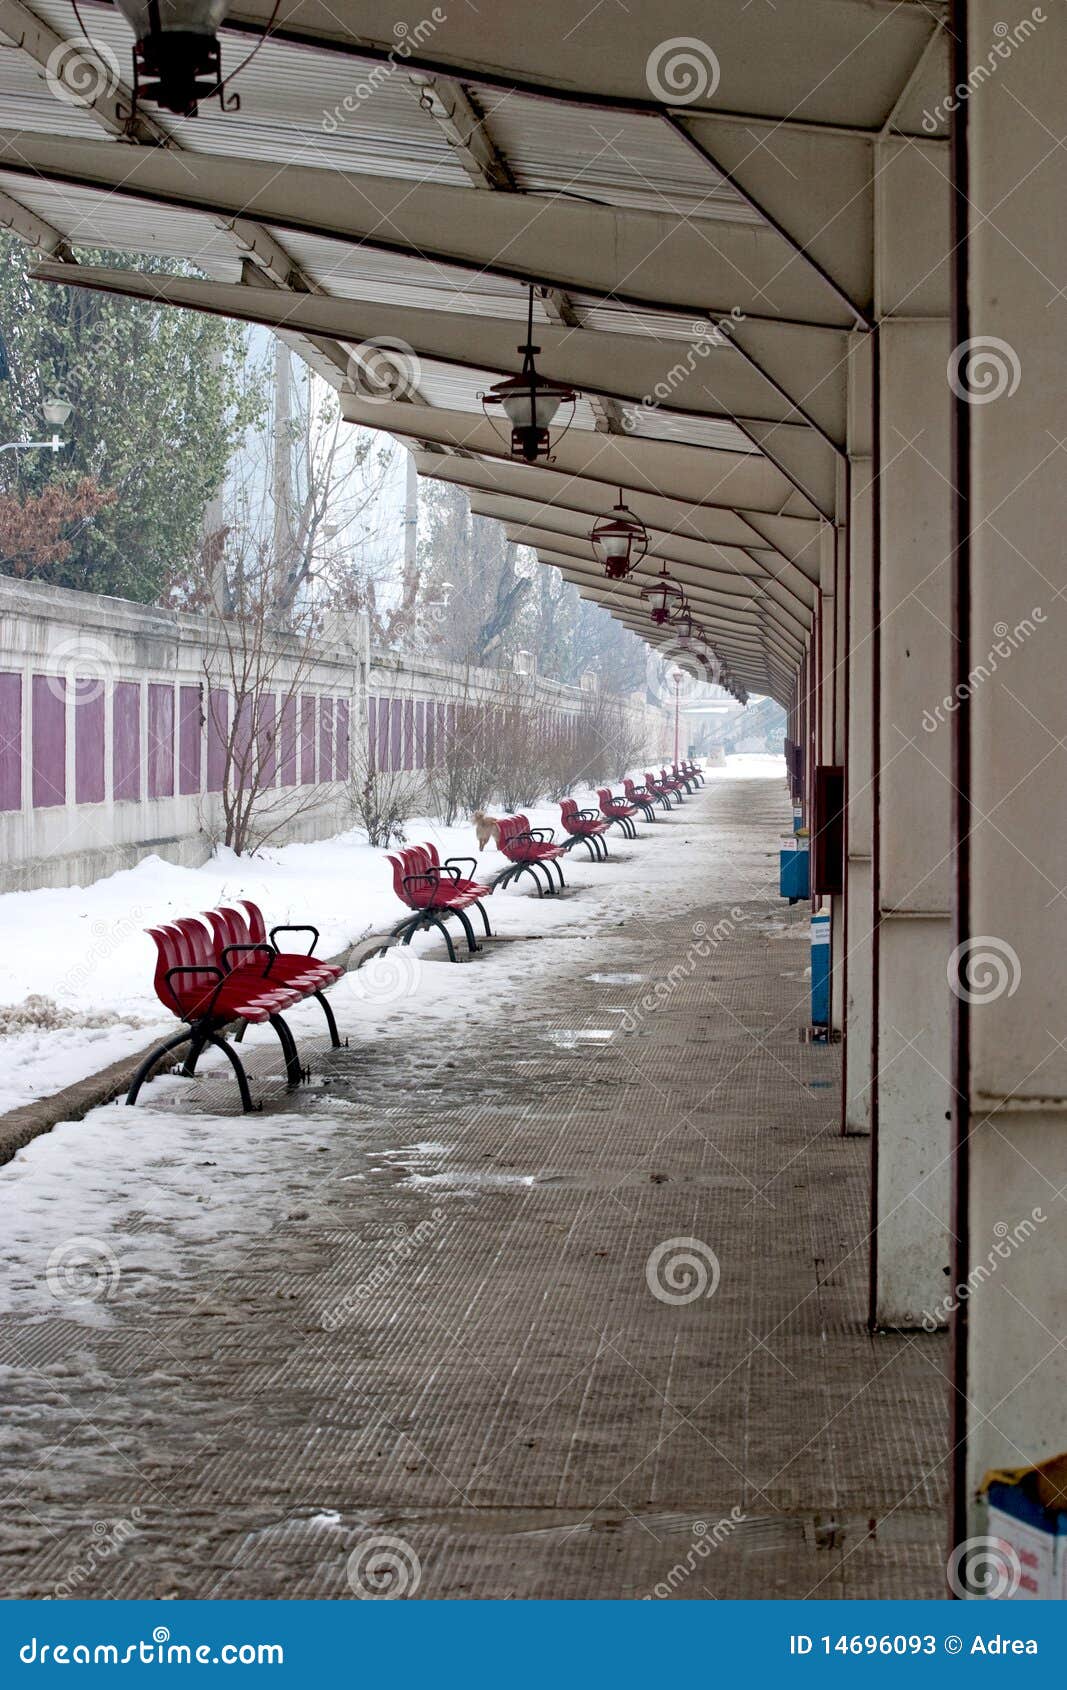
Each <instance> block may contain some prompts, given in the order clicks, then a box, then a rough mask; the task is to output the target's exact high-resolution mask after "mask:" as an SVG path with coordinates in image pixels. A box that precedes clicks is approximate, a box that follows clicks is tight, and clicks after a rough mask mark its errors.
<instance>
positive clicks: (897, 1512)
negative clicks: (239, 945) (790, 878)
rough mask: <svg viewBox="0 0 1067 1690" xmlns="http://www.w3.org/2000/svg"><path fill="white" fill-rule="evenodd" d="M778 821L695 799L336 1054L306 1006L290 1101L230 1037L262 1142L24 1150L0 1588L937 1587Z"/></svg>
mask: <svg viewBox="0 0 1067 1690" xmlns="http://www.w3.org/2000/svg"><path fill="white" fill-rule="evenodd" d="M787 825H788V821H787V807H786V803H785V796H784V791H783V788H782V785H781V782H780V781H778V780H777V779H773V780H766V781H764V780H732V779H728V778H718V779H716V780H715V781H714V782H712V783H710V784H709V786H708V787H707V788H706V789H705V790H703V791H702V792H700V793H699V794H698V795H697V796H696V797H694V798H693V799H692V800H691V802H690V803H689V804H688V805H687V807H686V809H685V810H684V811H682V812H678V813H676V814H674V815H672V816H671V817H670V818H669V819H668V818H665V819H664V822H663V824H662V825H659V826H657V827H653V828H647V827H646V828H645V829H643V830H642V831H643V832H644V833H645V835H646V837H645V838H644V839H642V840H641V841H639V842H638V844H636V845H628V846H626V847H625V848H623V847H622V845H621V842H620V850H619V852H618V854H617V860H615V861H613V862H612V863H611V864H609V865H605V866H604V867H603V868H600V869H598V870H597V871H596V872H595V873H593V872H592V871H590V873H589V874H587V875H585V876H584V877H583V879H582V883H581V885H580V886H579V887H577V888H576V889H575V890H574V892H573V893H572V894H571V896H570V900H569V903H570V908H571V910H572V911H573V931H572V932H570V933H566V932H561V931H560V930H559V928H558V927H555V926H554V927H553V928H552V931H551V932H549V931H546V930H545V929H544V927H539V923H538V904H537V900H536V899H534V898H530V899H529V900H528V902H529V923H528V935H527V936H525V937H519V938H515V937H510V938H509V939H508V940H506V941H500V942H498V943H490V944H488V945H487V946H486V949H485V951H484V953H483V954H482V955H480V956H478V957H476V958H473V959H472V960H471V961H469V962H465V963H463V964H462V967H463V968H464V969H469V970H475V969H476V970H478V974H477V976H476V979H477V981H478V982H479V991H478V995H477V999H476V1004H475V1008H474V1009H473V1010H472V1009H470V1008H469V1007H468V1008H465V1009H464V1010H463V1013H462V1015H461V1016H457V1021H456V1023H455V1025H454V1026H453V1027H451V1028H448V1027H446V1028H442V1026H441V1025H440V1023H437V1022H435V1023H434V1025H433V1026H432V1028H428V1027H426V1026H420V1022H419V1018H418V1016H417V1014H416V1013H415V1011H414V1009H413V1007H412V1006H410V1005H406V1004H405V1001H404V999H403V998H402V997H401V998H400V999H399V1000H398V1002H397V1010H396V1016H395V1029H396V1030H395V1034H391V1036H390V1037H388V1038H386V1039H382V1040H381V1041H379V1042H378V1043H377V1045H376V1046H374V1047H373V1048H367V1047H366V1046H361V1045H360V1044H359V1043H358V1042H353V1044H352V1045H351V1047H350V1048H348V1049H344V1050H341V1051H331V1050H330V1049H329V1047H328V1045H327V1044H326V1043H325V1040H324V1039H323V1038H322V1036H321V1032H320V1030H319V1029H320V1027H321V1018H320V1020H319V1021H318V1022H316V1020H315V1017H314V1015H307V1014H305V1017H304V1019H303V1020H301V1022H300V1028H301V1050H302V1054H303V1055H304V1056H305V1058H306V1059H307V1060H308V1062H309V1065H310V1068H311V1075H312V1077H311V1079H310V1081H309V1083H308V1084H306V1085H304V1086H302V1087H301V1088H300V1089H299V1090H298V1091H296V1092H291V1091H287V1090H286V1088H285V1086H284V1085H283V1083H282V1078H281V1076H280V1074H279V1073H278V1067H279V1064H278V1060H277V1050H276V1047H275V1048H274V1049H272V1048H271V1047H270V1046H269V1045H266V1044H263V1045H257V1046H255V1047H254V1048H253V1049H252V1050H251V1054H250V1058H249V1068H250V1072H251V1074H252V1077H253V1090H254V1091H255V1092H256V1094H257V1096H258V1097H260V1098H261V1099H262V1101H263V1104H264V1107H263V1111H262V1113H260V1114H257V1115H255V1116H251V1117H247V1118H242V1117H241V1116H240V1115H237V1114H236V1113H235V1097H234V1093H233V1087H232V1084H231V1083H230V1082H229V1081H228V1080H227V1079H226V1077H225V1076H224V1075H222V1074H217V1075H216V1074H215V1073H213V1072H212V1073H208V1074H207V1075H205V1077H203V1078H201V1079H199V1080H197V1081H195V1082H189V1081H180V1080H176V1079H175V1080H165V1081H162V1082H157V1083H156V1084H155V1085H153V1086H152V1087H151V1088H149V1090H148V1091H146V1093H145V1094H144V1098H143V1102H144V1107H143V1108H139V1109H137V1110H135V1111H124V1110H122V1109H121V1108H117V1107H116V1108H114V1109H109V1110H100V1111H97V1112H96V1114H95V1115H94V1116H92V1117H90V1118H89V1120H88V1121H87V1122H85V1123H83V1124H82V1125H81V1126H80V1127H79V1126H70V1127H67V1128H61V1129H59V1132H58V1134H55V1135H49V1136H50V1137H51V1138H53V1139H55V1141H56V1142H55V1144H54V1145H53V1146H52V1147H51V1150H50V1152H49V1151H46V1152H45V1153H44V1154H45V1156H47V1155H49V1154H51V1155H52V1156H53V1159H54V1160H55V1162H56V1170H55V1172H54V1175H53V1178H54V1179H57V1180H58V1179H59V1178H60V1175H61V1173H62V1169H63V1162H62V1157H63V1156H64V1155H65V1154H67V1150H68V1147H69V1153H70V1155H71V1156H72V1157H73V1162H72V1165H71V1170H70V1177H69V1181H68V1184H67V1187H66V1188H64V1189H63V1191H62V1196H61V1197H59V1196H56V1195H55V1188H54V1187H53V1186H50V1185H49V1184H48V1183H47V1180H45V1179H44V1175H43V1174H42V1175H40V1180H41V1181H43V1183H41V1184H40V1189H39V1190H38V1189H37V1187H34V1188H33V1192H35V1193H36V1195H35V1196H34V1200H33V1202H32V1203H31V1204H30V1207H29V1210H28V1213H29V1220H28V1221H26V1223H25V1227H24V1230H23V1233H22V1234H20V1239H21V1242H20V1243H19V1247H18V1266H17V1268H15V1269H12V1270H11V1271H10V1273H9V1281H10V1283H9V1284H8V1285H7V1287H6V1295H5V1298H4V1306H5V1307H6V1308H8V1309H9V1310H10V1312H9V1313H8V1314H7V1315H5V1316H4V1317H3V1318H2V1319H0V1383H2V1389H3V1394H4V1398H5V1401H6V1404H7V1412H6V1415H5V1419H4V1429H3V1432H2V1433H0V1468H2V1483H3V1493H4V1496H5V1503H4V1509H3V1515H2V1519H0V1557H2V1559H0V1566H2V1568H3V1573H4V1586H5V1590H6V1593H7V1594H8V1595H9V1596H10V1595H18V1596H47V1595H58V1596H77V1597H93V1598H99V1597H132V1598H136V1597H168V1596H170V1597H272V1596H277V1597H301V1598H307V1597H337V1598H352V1597H353V1596H359V1595H365V1594H383V1593H391V1594H399V1595H406V1596H409V1597H410V1596H417V1597H419V1598H443V1597H483V1598H484V1597H489V1598H492V1597H502V1598H503V1597H511V1598H514V1597H518V1598H522V1597H576V1598H580V1597H623V1598H632V1597H642V1596H646V1595H653V1596H664V1597H668V1598H670V1599H682V1600H685V1599H696V1600H702V1599H707V1598H708V1597H718V1598H722V1597H738V1596H740V1597H753V1598H756V1597H768V1596H794V1597H803V1596H809V1595H810V1596H814V1597H836V1596H855V1597H859V1596H874V1597H890V1596H895V1597H939V1596H940V1595H941V1594H942V1587H943V1561H942V1549H941V1542H942V1537H943V1488H944V1482H945V1456H946V1453H947V1447H948V1439H947V1420H946V1413H945V1402H944V1398H945V1382H944V1378H943V1373H944V1369H945V1366H946V1363H947V1355H946V1346H945V1344H944V1342H943V1340H941V1339H940V1338H938V1337H926V1336H920V1337H881V1336H878V1337H872V1336H870V1335H869V1334H868V1333H867V1332H866V1330H865V1327H864V1313H865V1302H866V1275H867V1252H866V1232H867V1224H868V1217H867V1197H866V1191H867V1177H868V1169H867V1161H868V1154H869V1147H868V1146H867V1145H866V1144H865V1143H864V1142H863V1141H859V1140H855V1139H842V1138H841V1137H840V1133H839V1119H838V1115H839V1098H838V1084H839V1051H838V1050H837V1049H836V1048H835V1047H826V1046H816V1045H810V1044H802V1043H801V1042H800V1040H799V1038H798V1029H799V1027H800V1026H801V1025H802V1024H803V1023H804V1022H805V1020H806V1009H807V1004H806V995H807V984H806V980H805V973H804V971H805V968H806V966H807V922H806V919H805V915H804V912H803V911H802V910H801V909H799V908H798V909H797V910H794V911H789V910H788V909H787V907H786V906H784V905H783V904H782V903H781V901H780V900H779V898H778V897H777V890H776V868H777V836H778V833H779V832H780V831H781V830H782V829H783V828H784V827H786V826H787ZM576 879H577V877H576ZM517 959H521V964H522V965H521V967H518V968H517V967H516V966H515V964H516V961H517ZM405 966H407V965H405ZM457 966H459V965H457ZM483 983H484V989H483ZM345 989H348V988H343V987H342V988H340V989H339V991H340V992H342V993H343V991H344V990H345ZM383 989H387V987H386V988H383ZM336 1001H337V1004H338V1012H339V1019H340V1020H341V1021H342V1025H343V1024H344V998H343V995H342V996H339V997H338V998H337V1000H336ZM469 1001H470V1000H469V998H465V999H464V1002H465V1003H469ZM79 1133H80V1134H81V1138H80V1139H78V1140H75V1139H74V1137H73V1136H72V1135H75V1134H79ZM46 1143H47V1140H39V1141H37V1143H36V1144H35V1145H34V1146H31V1147H30V1149H29V1150H28V1151H26V1152H23V1153H22V1156H23V1157H24V1158H29V1157H32V1155H33V1153H34V1152H35V1151H38V1147H39V1146H41V1145H44V1144H46ZM79 1154H81V1155H82V1156H83V1157H86V1158H89V1157H91V1158H93V1159H95V1164H96V1165H99V1163H100V1160H101V1159H107V1158H110V1159H111V1169H110V1173H109V1177H108V1179H100V1180H98V1181H97V1182H96V1183H95V1184H94V1182H93V1181H91V1180H88V1181H86V1182H85V1183H84V1185H83V1182H82V1180H81V1178H80V1177H79V1174H78V1160H77V1159H78V1155H79ZM86 1166H88V1161H87V1162H86ZM36 1167H37V1164H35V1163H32V1162H30V1161H25V1162H23V1164H22V1169H23V1173H24V1177H26V1179H27V1180H29V1179H30V1178H31V1177H32V1178H35V1179H36V1178H38V1175H37V1174H36V1173H34V1169H35V1168H36ZM25 1189H26V1193H27V1195H28V1196H29V1195H33V1193H31V1187H30V1185H29V1184H27V1186H26V1188H25ZM16 1197H17V1188H11V1187H9V1188H8V1189H7V1190H5V1191H4V1193H3V1202H4V1203H5V1204H7V1205H10V1204H11V1203H12V1201H13V1199H14V1198H16ZM79 1250H80V1252H81V1254H80V1255H79ZM64 1252H65V1253H64ZM94 1252H95V1254H94ZM68 1270H69V1271H68Z"/></svg>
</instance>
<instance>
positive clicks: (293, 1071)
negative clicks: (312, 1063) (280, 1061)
mask: <svg viewBox="0 0 1067 1690" xmlns="http://www.w3.org/2000/svg"><path fill="white" fill-rule="evenodd" d="M267 1019H268V1020H269V1022H270V1024H271V1026H272V1027H273V1028H274V1031H275V1032H276V1033H277V1035H278V1043H279V1044H280V1045H281V1047H282V1055H283V1056H284V1058H285V1078H286V1080H287V1081H288V1083H289V1085H291V1086H298V1085H299V1084H300V1082H301V1080H302V1079H303V1077H304V1074H303V1070H302V1068H301V1066H300V1052H299V1051H298V1050H297V1048H296V1040H295V1039H294V1038H293V1034H292V1030H291V1028H290V1027H289V1024H288V1022H287V1021H283V1020H282V1018H281V1016H280V1015H270V1016H268V1017H267Z"/></svg>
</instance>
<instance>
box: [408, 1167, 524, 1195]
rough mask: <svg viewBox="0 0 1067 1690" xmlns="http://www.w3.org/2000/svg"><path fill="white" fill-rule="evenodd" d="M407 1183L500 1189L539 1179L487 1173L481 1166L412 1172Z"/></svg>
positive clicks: (466, 1188)
mask: <svg viewBox="0 0 1067 1690" xmlns="http://www.w3.org/2000/svg"><path fill="white" fill-rule="evenodd" d="M407 1184H408V1185H409V1186H410V1185H433V1186H438V1187H454V1188H455V1189H457V1190H469V1189H470V1188H471V1187H472V1186H475V1187H481V1188H483V1189H484V1190H498V1189H501V1188H503V1187H509V1188H510V1187H514V1186H516V1185H521V1186H531V1185H537V1184H538V1179H537V1176H536V1174H496V1173H486V1172H485V1171H484V1170H482V1169H480V1168H468V1169H466V1170H457V1171H455V1172H449V1173H443V1174H411V1175H409V1177H408V1180H407Z"/></svg>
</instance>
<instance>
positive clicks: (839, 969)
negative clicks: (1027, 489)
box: [828, 459, 849, 1036]
mask: <svg viewBox="0 0 1067 1690" xmlns="http://www.w3.org/2000/svg"><path fill="white" fill-rule="evenodd" d="M848 484H849V482H848V469H847V465H846V463H845V461H844V459H842V460H841V462H840V463H839V464H838V475H837V510H838V511H839V512H840V513H841V514H840V517H839V521H838V524H837V526H836V527H835V529H834V536H833V542H834V670H833V676H832V684H831V710H832V725H831V733H830V742H829V747H828V750H829V757H830V761H831V762H832V763H835V764H836V765H837V766H838V767H840V768H844V766H845V744H846V733H847V722H848V670H849V653H848ZM846 851H847V847H846ZM842 885H843V886H844V885H847V876H846V873H845V871H844V867H843V873H842ZM846 943H847V922H846V919H845V898H844V894H843V893H842V895H841V896H840V897H836V898H833V899H832V900H831V908H830V958H831V964H832V973H831V975H830V1025H831V1027H832V1028H833V1029H834V1031H835V1033H837V1034H839V1035H842V1036H843V1034H844V1029H845V992H846V982H847V979H848V968H847V963H846Z"/></svg>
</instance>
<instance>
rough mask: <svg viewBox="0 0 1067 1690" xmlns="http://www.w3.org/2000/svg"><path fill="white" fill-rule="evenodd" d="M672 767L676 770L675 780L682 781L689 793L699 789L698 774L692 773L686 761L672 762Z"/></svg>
mask: <svg viewBox="0 0 1067 1690" xmlns="http://www.w3.org/2000/svg"><path fill="white" fill-rule="evenodd" d="M671 767H672V769H673V770H674V778H675V780H677V781H681V783H682V785H683V786H684V787H685V790H686V791H687V792H688V793H694V792H695V791H696V789H697V778H696V775H694V774H690V772H689V770H688V769H687V768H686V765H685V764H684V763H672V765H671Z"/></svg>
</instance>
